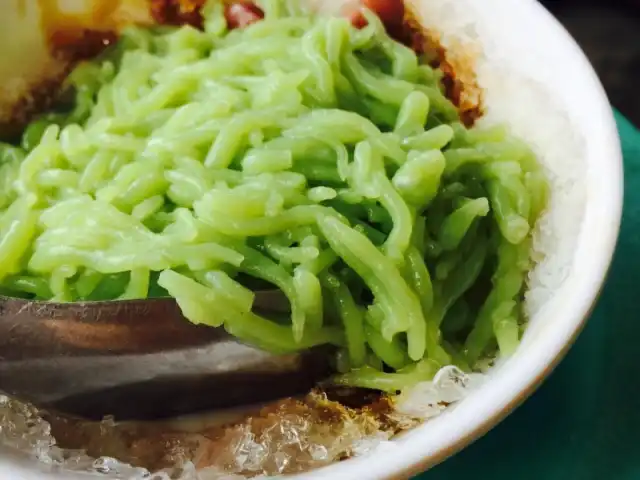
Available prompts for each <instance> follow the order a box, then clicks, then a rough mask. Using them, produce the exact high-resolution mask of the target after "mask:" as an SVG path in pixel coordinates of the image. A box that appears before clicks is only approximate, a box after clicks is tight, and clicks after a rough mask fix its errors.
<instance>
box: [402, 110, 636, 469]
mask: <svg viewBox="0 0 640 480" xmlns="http://www.w3.org/2000/svg"><path fill="white" fill-rule="evenodd" d="M616 119H617V122H618V129H619V132H620V137H621V139H622V148H623V153H624V168H625V196H624V213H623V219H622V231H621V234H620V239H619V242H618V248H617V251H616V254H615V258H614V261H613V265H612V269H611V272H610V275H609V279H608V281H607V284H606V286H605V289H604V291H603V293H602V295H601V297H600V300H599V301H598V304H597V307H596V309H595V311H594V313H593V315H592V317H591V319H590V320H589V322H588V323H587V326H586V328H585V330H584V331H583V333H582V334H581V335H580V337H579V338H578V341H577V342H576V344H575V346H574V347H573V348H572V349H571V350H570V352H569V354H568V355H567V357H566V358H565V359H564V361H562V363H561V364H560V366H559V367H558V368H557V369H556V370H555V372H554V373H553V374H552V375H551V376H550V377H549V379H548V380H547V381H546V382H545V383H544V384H543V386H542V387H541V388H540V389H539V390H538V391H537V392H536V393H535V394H534V395H533V396H532V397H531V398H530V399H529V400H527V401H526V402H525V404H524V405H522V407H520V408H519V409H517V410H516V411H515V412H514V413H513V414H512V415H511V416H509V417H508V418H507V419H506V420H505V421H504V422H502V423H501V424H499V425H498V426H497V427H496V428H494V429H493V430H492V431H491V432H489V433H488V434H487V435H485V436H484V437H483V438H481V439H480V440H478V441H476V442H475V443H474V444H472V445H471V446H470V447H468V448H467V449H465V450H463V451H462V452H460V453H459V454H457V455H455V456H454V457H452V458H451V459H449V460H447V461H446V462H444V463H442V464H441V465H439V466H437V467H435V468H433V469H431V470H430V471H428V472H427V473H424V474H422V475H420V476H419V477H417V478H416V479H415V480H449V479H452V480H457V479H479V480H483V479H491V480H502V479H509V480H529V479H532V480H533V479H536V480H538V479H542V480H556V479H562V480H565V479H566V480H573V479H576V480H582V479H584V480H589V479H598V480H600V479H602V480H609V479H612V480H617V479H624V480H627V479H634V480H635V479H640V298H639V297H640V295H639V294H640V288H639V286H640V131H639V130H637V129H636V128H635V127H634V126H633V125H631V124H630V123H629V122H628V121H627V120H626V119H625V118H624V117H622V116H621V115H619V114H617V115H616Z"/></svg>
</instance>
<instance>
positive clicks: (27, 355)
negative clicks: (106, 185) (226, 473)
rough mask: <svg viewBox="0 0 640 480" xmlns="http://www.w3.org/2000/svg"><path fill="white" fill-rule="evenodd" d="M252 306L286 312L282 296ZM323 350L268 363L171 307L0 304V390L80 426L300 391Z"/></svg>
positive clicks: (316, 370) (265, 296) (324, 367)
mask: <svg viewBox="0 0 640 480" xmlns="http://www.w3.org/2000/svg"><path fill="white" fill-rule="evenodd" d="M255 308H256V309H257V310H262V311H266V310H269V311H272V312H273V311H280V312H282V311H286V310H288V302H287V301H286V299H285V298H283V296H282V294H280V292H257V293H256V300H255ZM329 373H330V366H329V355H327V351H326V350H325V349H323V348H317V349H313V350H310V351H307V352H301V353H297V354H290V355H273V354H270V353H268V352H265V351H262V350H259V349H257V348H254V347H251V346H248V345H245V344H242V343H240V342H238V341H237V340H236V339H235V338H234V337H232V336H230V335H229V334H227V333H226V332H225V331H224V329H222V328H212V327H206V326H199V325H193V324H192V323H190V322H189V321H187V320H186V319H185V318H184V317H183V316H182V314H181V312H180V309H179V307H178V305H177V304H176V302H175V301H174V300H173V299H168V298H167V299H164V298H162V299H145V300H126V301H109V302H87V303H68V304H61V303H49V302H32V301H27V300H21V299H13V298H7V297H0V390H1V391H4V392H6V393H8V394H9V395H13V396H16V397H18V398H21V399H24V400H28V401H31V402H33V403H35V404H36V405H38V406H42V407H45V408H54V409H56V410H60V411H63V412H66V413H70V414H74V415H80V416H82V417H86V418H92V419H100V418H103V417H104V416H105V415H113V416H115V417H116V418H117V419H123V420H124V419H154V418H162V417H169V416H173V415H182V414H187V413H192V412H196V411H200V410H207V409H222V408H228V407H237V406H241V405H250V404H255V403H260V402H264V401H268V400H273V399H276V398H281V397H285V396H291V395H296V394H299V393H304V392H305V391H307V390H309V389H310V388H311V387H312V386H313V385H314V384H315V383H317V382H318V381H319V380H322V379H323V378H325V377H326V376H327V375H328V374H329Z"/></svg>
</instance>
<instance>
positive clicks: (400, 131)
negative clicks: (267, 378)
mask: <svg viewBox="0 0 640 480" xmlns="http://www.w3.org/2000/svg"><path fill="white" fill-rule="evenodd" d="M259 4H260V6H261V8H262V9H263V10H264V12H265V19H264V20H263V21H259V22H257V23H255V24H253V25H251V26H248V27H246V28H243V29H238V30H234V31H231V32H228V31H227V27H226V22H225V19H224V15H223V11H222V6H221V5H220V4H219V3H217V2H210V3H209V4H208V6H207V7H206V11H205V14H206V15H205V19H206V21H205V29H204V31H199V30H196V29H194V28H191V27H187V26H185V27H181V28H164V27H163V28H161V29H155V30H143V29H132V30H129V31H128V32H126V34H125V35H124V36H123V38H122V39H121V40H120V42H119V43H118V44H117V45H116V46H115V47H113V48H111V49H110V50H109V51H108V52H106V53H105V54H104V55H102V56H101V57H100V58H99V59H96V60H94V61H91V62H88V63H84V64H82V65H80V66H79V67H78V68H77V69H76V70H75V71H74V72H73V73H72V74H71V75H70V77H69V78H68V80H67V89H68V91H69V92H73V93H74V94H75V101H74V102H73V106H72V107H69V108H67V109H66V110H64V109H62V110H60V111H56V112H51V113H49V114H47V115H45V116H43V117H41V118H40V119H38V120H37V121H35V122H34V123H32V124H31V125H30V126H29V127H28V128H27V129H26V131H25V133H24V135H23V138H22V144H21V146H20V147H18V146H12V145H2V146H1V150H0V153H1V157H2V158H1V164H0V165H1V166H0V169H1V172H0V175H1V177H0V178H1V183H0V209H1V210H2V216H1V218H0V235H1V240H0V279H1V281H0V286H1V288H2V291H1V292H2V293H3V294H4V295H9V296H14V297H22V298H31V299H38V300H52V301H58V302H69V301H92V300H110V299H132V298H145V297H158V296H167V295H170V296H172V297H175V298H176V300H177V301H178V303H179V305H180V307H181V309H182V311H183V312H184V315H185V316H186V317H187V318H188V319H189V320H190V321H192V322H194V323H202V324H206V325H210V326H213V327H219V326H224V328H225V329H226V330H227V331H228V332H230V333H231V334H232V335H235V336H236V337H238V338H239V339H241V340H243V341H246V342H249V343H251V344H254V345H257V346H259V347H261V348H264V349H267V350H270V351H273V352H292V351H296V350H301V349H307V348H310V347H312V346H315V345H322V344H332V345H335V346H336V347H338V355H337V361H336V367H337V368H338V369H339V371H340V372H342V373H341V374H340V375H338V376H337V377H336V378H335V382H336V383H338V384H344V385H354V386H362V387H370V388H376V389H381V390H385V391H395V390H399V389H402V388H405V387H407V386H409V385H411V384H414V383H416V382H419V381H423V380H428V379H430V378H431V377H432V375H433V374H434V372H435V371H436V369H437V368H439V367H440V366H443V365H446V364H456V365H458V366H460V367H462V368H464V369H469V368H473V366H474V365H475V364H476V362H477V360H478V359H479V358H480V357H481V356H484V355H487V354H493V353H494V352H495V351H496V349H498V350H499V352H500V353H501V354H509V353H511V352H512V351H513V350H514V348H516V346H517V344H518V341H519V337H520V333H521V330H522V328H523V325H524V319H523V313H522V298H523V288H524V280H525V276H526V273H527V271H528V270H529V268H530V258H529V257H530V256H529V252H530V245H531V226H532V225H533V224H534V222H535V220H536V219H537V218H538V216H539V215H540V213H541V211H542V209H543V208H544V205H545V198H546V192H547V190H546V188H547V187H546V182H545V179H544V176H543V173H542V171H541V169H540V167H539V166H538V164H537V162H536V160H535V157H534V155H533V154H532V153H531V151H530V150H529V149H528V148H527V147H526V146H525V145H523V144H522V143H521V142H519V141H517V140H516V139H514V138H511V137H509V136H508V134H507V133H506V131H505V130H504V129H500V128H493V129H489V130H480V129H476V128H472V129H466V128H465V127H464V126H463V125H462V124H461V123H460V122H459V120H458V113H457V110H456V108H455V107H454V106H453V104H452V103H451V102H450V101H449V100H447V99H446V98H445V96H444V95H443V93H442V88H441V87H440V78H441V76H440V72H438V71H436V70H434V69H432V68H430V67H429V66H426V65H422V64H420V62H419V58H417V56H416V54H415V53H414V52H413V51H411V50H410V49H409V48H407V47H405V46H403V45H401V44H400V43H397V42H395V41H394V40H392V39H391V38H390V37H389V36H388V35H387V34H386V33H385V30H384V28H383V25H382V24H381V22H380V20H379V19H378V18H377V17H375V15H373V14H367V20H368V26H366V27H365V28H363V29H356V28H354V27H352V26H351V24H350V23H349V21H348V20H346V19H342V18H323V17H322V18H316V17H313V16H311V15H309V14H308V13H305V12H303V11H302V10H301V9H300V7H299V6H298V5H296V2H282V1H277V0H271V1H266V0H265V1H263V2H259ZM274 286H276V287H277V288H278V289H280V290H281V291H282V292H283V293H284V294H285V295H286V296H287V297H288V299H289V301H290V303H291V316H290V318H279V317H276V316H272V317H270V318H266V317H265V316H260V315H258V314H256V313H254V312H252V302H253V297H254V294H253V292H252V290H258V289H265V288H274Z"/></svg>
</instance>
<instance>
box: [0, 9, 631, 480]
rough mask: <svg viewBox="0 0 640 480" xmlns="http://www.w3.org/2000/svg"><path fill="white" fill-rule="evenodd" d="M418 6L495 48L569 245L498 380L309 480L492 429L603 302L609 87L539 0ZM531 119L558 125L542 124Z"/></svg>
mask: <svg viewBox="0 0 640 480" xmlns="http://www.w3.org/2000/svg"><path fill="white" fill-rule="evenodd" d="M411 3H412V4H413V5H414V6H415V9H416V11H417V13H418V14H419V15H421V16H422V17H424V21H425V23H427V24H429V23H431V24H436V25H437V26H438V27H439V28H442V33H443V34H444V41H445V42H448V43H450V44H451V46H452V49H453V51H455V48H456V45H458V46H459V43H460V42H457V41H455V40H456V39H458V40H459V39H460V36H463V37H465V38H466V41H469V39H472V41H473V42H479V45H480V48H481V50H482V51H483V52H484V55H483V57H482V58H481V60H480V61H479V64H478V73H479V82H480V84H481V87H483V88H486V89H487V98H488V99H489V102H488V104H489V109H488V110H489V111H488V117H489V118H490V119H492V120H498V121H507V122H508V123H509V124H510V125H511V126H512V127H513V129H514V131H515V132H516V133H517V134H519V135H521V136H523V137H525V139H526V140H528V141H530V142H533V143H534V144H535V145H537V147H538V148H539V149H540V151H541V152H542V156H543V157H544V160H545V161H546V162H547V164H548V166H549V167H550V170H551V173H552V175H553V176H554V177H555V178H556V185H560V188H557V189H556V191H555V196H554V199H553V200H552V203H554V205H553V212H554V213H553V215H552V216H550V217H549V218H547V219H546V221H545V222H543V226H542V232H539V233H540V237H541V239H542V240H541V241H543V242H544V241H545V238H546V241H549V240H550V239H551V240H554V241H556V242H557V247H558V248H557V249H556V250H555V251H553V252H549V253H550V258H548V259H547V260H546V261H545V262H546V266H545V264H544V262H543V266H542V267H541V268H540V269H539V270H538V271H537V272H534V274H533V276H534V278H535V281H536V282H538V283H539V284H540V285H541V288H539V289H537V292H536V293H535V295H533V297H531V296H530V298H529V299H528V301H529V305H530V312H531V322H530V327H529V329H528V330H527V332H526V334H525V338H524V339H523V342H522V345H521V347H520V348H519V350H518V351H517V353H516V354H515V355H514V356H513V357H512V358H510V359H509V360H507V361H506V362H503V363H502V364H500V365H498V366H497V367H496V368H495V369H494V370H493V371H492V372H491V374H490V378H489V381H487V382H486V383H485V384H484V385H483V386H482V387H480V388H479V389H477V390H475V391H473V392H472V393H471V394H470V395H469V396H468V397H467V398H465V399H464V400H463V401H462V402H460V403H459V404H457V405H456V406H455V407H454V408H451V409H449V410H447V411H445V413H443V414H442V415H440V416H439V417H437V418H435V419H434V420H431V421H429V422H428V423H426V424H424V425H422V426H420V427H418V428H416V429H414V430H412V431H410V432H407V433H405V434H403V435H400V436H399V437H398V438H396V439H395V440H394V441H393V442H392V444H391V445H390V446H389V445H387V448H385V449H381V450H379V451H376V452H375V454H373V455H366V456H364V457H360V458H354V459H350V460H347V461H344V462H341V463H337V464H334V465H331V466H329V467H325V468H322V469H319V470H316V471H313V472H310V473H307V474H304V475H300V476H299V478H305V479H327V478H331V479H355V478H367V479H389V478H406V477H409V476H410V475H412V474H417V473H419V472H422V471H424V470H425V469H427V468H429V467H431V466H433V465H435V464H437V463H438V462H441V461H442V460H444V459H445V458H447V457H448V456H450V455H452V454H453V453H455V452H457V451H459V450H460V449H462V448H463V447H464V446H466V445H467V444H469V443H470V442H471V441H473V440H474V439H476V438H478V437H480V436H481V435H482V434H484V433H485V432H487V431H488V430H489V429H490V428H491V427H493V426H495V425H496V424H497V423H498V422H499V421H500V420H502V419H503V418H504V417H506V416H507V415H508V414H509V413H510V412H511V411H512V410H513V409H514V408H516V407H517V406H518V405H519V404H520V403H522V402H523V401H524V400H525V399H526V398H527V397H528V396H529V395H530V394H531V393H532V392H533V391H534V390H535V388H537V387H538V386H539V385H540V383H541V382H542V381H543V380H544V378H545V377H546V376H547V375H549V373H550V372H551V370H552V369H553V368H554V367H555V366H556V365H557V364H558V362H559V361H560V360H561V359H562V357H563V356H564V354H565V353H566V352H567V350H568V349H569V347H570V346H571V344H572V343H573V341H574V340H575V338H576V336H577V334H578V333H579V331H580V330H581V328H582V326H583V325H584V323H585V321H586V319H587V317H588V315H589V313H590V311H591V308H592V307H593V304H594V302H595V299H596V297H597V296H598V293H599V291H600V289H601V287H602V284H603V282H604V279H605V276H606V273H607V269H608V267H609V264H610V262H611V258H612V255H613V252H614V248H615V243H616V239H617V235H618V230H619V225H620V218H621V211H622V190H623V186H622V158H621V152H620V145H619V140H618V135H617V132H616V126H615V122H614V119H613V115H612V112H611V108H610V106H609V103H608V101H607V97H606V95H605V93H604V91H603V88H602V86H601V85H600V83H599V81H598V79H597V77H596V75H595V73H594V71H593V69H592V68H591V66H590V65H589V62H588V61H587V59H586V58H585V56H584V55H583V53H582V52H581V50H580V49H579V48H578V46H577V45H576V44H575V42H574V41H573V40H572V39H571V37H570V36H569V35H568V33H567V32H566V31H565V30H564V29H563V28H562V27H561V26H560V25H559V24H558V23H557V22H556V20H554V19H553V18H552V16H551V15H550V14H549V13H548V12H546V11H545V10H544V9H543V8H542V7H541V6H540V5H539V4H538V3H537V2H536V1H535V0H482V1H478V0H455V1H448V0H447V1H445V0H412V1H411ZM452 19H455V21H452ZM467 19H468V20H470V22H467V21H466V20H467ZM500 98H502V99H503V100H496V99H500ZM504 100H506V101H504ZM531 119H533V120H535V121H537V122H538V123H539V124H540V125H543V124H544V125H547V124H553V126H554V128H551V129H549V130H548V131H547V130H545V131H542V130H544V129H541V131H540V132H539V131H538V129H533V130H532V129H531V128H529V126H530V125H531V123H532V122H531ZM553 132H555V134H556V135H557V134H558V133H559V134H561V135H562V140H560V138H559V137H554V136H553ZM556 160H557V161H556ZM576 164H577V166H578V168H576ZM554 262H555V263H554ZM551 264H553V265H555V266H556V267H553V265H551ZM550 265H551V266H550ZM553 268H555V270H556V271H555V272H554V273H552V274H550V273H549V272H551V271H552V270H553ZM0 455H2V456H0V478H7V479H9V478H11V479H16V480H18V479H24V480H36V479H46V478H62V477H64V478H87V477H86V476H78V475H71V474H65V475H62V474H60V473H58V474H50V473H45V472H43V470H42V466H40V465H37V464H36V463H35V462H33V461H30V460H28V459H24V458H21V457H20V456H19V455H16V454H13V453H9V452H2V453H0Z"/></svg>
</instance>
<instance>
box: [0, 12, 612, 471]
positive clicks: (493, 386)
mask: <svg viewBox="0 0 640 480" xmlns="http://www.w3.org/2000/svg"><path fill="white" fill-rule="evenodd" d="M517 3H519V4H522V5H523V7H526V8H528V9H529V10H530V12H531V13H532V15H533V17H535V21H536V22H537V23H545V24H547V27H548V28H550V29H553V30H555V35H557V36H559V37H564V38H563V44H564V46H563V48H566V49H569V50H571V55H572V56H574V57H576V59H578V60H579V62H580V66H581V71H580V72H579V75H580V76H584V77H585V78H587V79H588V81H589V90H590V93H591V98H590V104H589V105H590V107H593V110H594V111H595V114H597V115H599V118H600V121H601V135H600V137H601V143H602V144H603V145H605V147H606V150H607V152H608V157H609V160H610V164H609V166H608V168H607V172H608V174H607V175H606V176H604V177H603V178H602V179H601V180H602V189H601V191H602V192H603V195H600V196H599V198H598V200H599V201H600V202H602V205H601V209H602V210H603V211H605V212H606V214H607V215H605V217H606V218H604V217H603V218H604V219H603V220H600V223H601V224H599V225H596V226H597V227H598V229H597V230H596V232H597V235H598V236H600V241H599V245H600V248H599V249H596V250H594V251H595V252H597V253H596V255H595V256H594V259H593V260H594V261H592V262H591V268H590V270H589V275H588V277H589V278H588V279H585V280H584V281H583V282H582V284H581V285H579V287H580V289H579V290H578V291H577V292H573V293H576V297H578V300H572V302H567V303H571V304H572V305H574V307H572V308H568V310H569V311H570V312H571V313H570V315H569V316H568V317H567V318H568V320H566V321H564V323H563V324H562V325H561V327H562V328H558V331H557V332H556V333H557V335H556V336H555V337H553V338H551V339H550V340H549V341H547V342H544V343H545V344H544V348H536V349H532V350H533V353H532V354H529V355H528V356H527V358H524V359H520V360H519V361H518V364H517V365H509V363H510V362H507V364H505V366H504V368H502V369H501V371H500V372H498V373H497V374H496V375H495V376H494V377H493V378H492V379H491V380H490V381H489V382H487V385H488V386H487V389H486V391H485V392H484V393H485V394H484V401H483V402H482V404H483V408H482V409H476V415H474V416H469V415H467V416H466V417H465V418H466V423H465V425H464V426H463V427H461V428H459V431H458V432H457V433H455V434H453V435H450V436H448V439H447V440H446V441H443V442H441V443H440V444H439V445H438V447H436V448H434V449H432V450H433V451H432V452H431V453H425V452H424V450H423V447H424V445H423V443H424V442H421V441H420V439H419V435H420V431H421V430H422V429H425V428H428V423H430V422H427V424H424V425H421V426H420V427H417V428H416V429H415V430H414V432H417V433H416V435H414V436H413V438H412V445H411V446H407V444H403V447H404V448H403V449H395V448H394V449H393V450H391V451H390V452H389V453H383V454H376V455H365V456H362V457H356V458H351V459H349V460H346V461H343V462H339V463H336V464H332V465H329V466H326V467H322V468H319V469H317V470H314V471H311V472H307V473H304V474H300V475H294V476H292V477H291V478H304V479H306V480H320V479H325V480H326V479H327V478H331V477H334V478H337V479H351V478H358V477H364V478H369V479H372V480H374V479H375V480H391V479H400V478H409V477H411V476H412V475H416V474H419V473H422V472H424V471H425V470H427V469H429V468H431V467H433V466H435V465H437V464H438V463H441V462H442V461H444V460H445V459H446V458H448V457H450V456H452V455H453V454H455V453H457V452H458V451H460V450H462V449H463V448H464V447H466V446H467V445H469V444H470V443H472V442H473V441H474V440H476V439H478V438H479V437H481V436H482V435H484V434H485V433H487V432H488V431H489V430H490V429H491V428H493V427H494V426H496V425H497V424H498V423H499V422H501V421H502V420H503V419H504V418H506V417H507V416H508V415H509V414H510V413H511V412H512V411H513V410H514V409H516V408H517V407H518V406H519V405H520V404H522V403H523V402H524V401H525V400H526V399H527V398H528V397H529V396H530V395H531V394H532V393H533V392H534V391H535V390H536V389H537V388H538V387H539V386H540V385H541V384H542V382H543V381H544V380H545V379H546V377H547V376H548V375H549V374H550V373H551V372H552V371H553V369H554V368H555V367H556V366H557V365H558V364H559V363H560V361H561V360H562V358H563V357H564V356H565V355H566V353H567V352H568V350H569V348H570V347H571V345H572V344H573V342H574V341H575V340H576V338H577V337H578V335H579V333H580V331H581V330H582V329H583V327H584V325H585V323H586V321H587V319H588V317H589V315H590V313H591V311H592V310H593V308H594V306H595V303H596V300H597V298H598V296H599V294H600V292H601V290H602V288H603V286H604V282H605V279H606V276H607V273H608V270H609V267H610V264H611V261H612V259H613V254H614V252H615V247H616V243H617V239H618V234H619V230H620V222H621V218H622V203H623V189H624V187H623V160H622V152H621V148H620V141H619V137H618V132H617V127H616V123H615V119H614V117H613V112H612V110H611V107H610V104H609V102H608V99H607V95H606V93H605V91H604V88H603V86H602V84H601V83H600V81H599V79H598V77H597V75H596V73H595V71H594V70H593V67H592V66H591V64H590V63H589V60H588V59H587V57H586V56H585V54H584V52H583V51H582V50H581V49H580V47H579V46H578V45H577V43H576V42H575V40H574V39H573V38H572V37H571V35H570V34H569V33H568V32H567V31H566V29H565V28H564V27H563V26H562V25H561V24H560V23H559V22H558V21H557V20H556V19H555V18H554V17H553V16H552V15H551V14H550V13H549V12H548V11H547V10H546V9H545V8H544V7H543V6H542V5H541V4H539V3H538V2H537V1H536V0H519V1H518V2H517ZM585 229H586V227H585V223H584V222H583V225H582V230H585ZM580 236H583V235H580ZM523 372H524V373H523ZM505 390H511V391H513V392H514V394H513V395H508V396H505V397H500V396H499V395H497V394H498V393H499V392H501V391H505ZM490 400H492V401H493V402H491V401H490ZM456 410H457V409H454V411H453V412H451V414H450V415H447V417H450V416H456V417H458V421H457V423H458V424H460V423H461V419H462V417H463V415H462V414H460V413H455V411H456ZM467 410H468V409H467ZM450 420H451V419H449V418H447V421H450ZM416 436H418V438H415V437H416ZM0 478H16V479H23V480H40V479H46V478H49V479H59V478H68V479H75V478H77V479H79V480H80V479H85V478H91V477H89V476H88V475H86V474H80V473H66V472H65V473H62V472H47V471H45V470H44V469H43V466H42V465H38V464H36V463H35V462H33V460H32V459H29V458H26V457H25V456H24V455H22V454H20V453H18V452H15V451H12V450H10V449H4V448H3V449H0Z"/></svg>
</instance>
